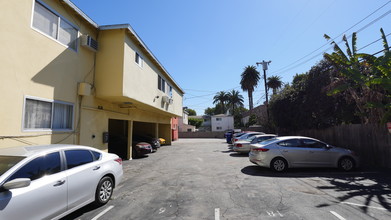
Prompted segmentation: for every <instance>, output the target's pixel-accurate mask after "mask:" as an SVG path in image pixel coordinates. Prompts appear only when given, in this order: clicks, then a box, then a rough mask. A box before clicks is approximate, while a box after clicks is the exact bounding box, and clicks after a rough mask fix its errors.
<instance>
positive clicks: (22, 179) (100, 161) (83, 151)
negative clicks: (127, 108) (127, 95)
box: [0, 145, 123, 219]
mask: <svg viewBox="0 0 391 220" xmlns="http://www.w3.org/2000/svg"><path fill="white" fill-rule="evenodd" d="M122 176H123V170H122V159H121V158H119V157H118V156H117V155H115V154H111V153H105V152H102V151H100V150H97V149H95V148H91V147H85V146H77V145H45V146H24V147H14V148H3V149H0V219H59V218H61V217H64V216H66V215H67V214H69V213H71V212H73V211H75V210H77V209H79V208H81V207H83V206H85V205H87V204H89V203H92V202H95V203H96V204H99V205H103V204H106V203H107V202H108V201H109V200H110V197H111V195H112V194H113V189H114V188H115V187H116V186H117V185H118V184H119V183H120V181H121V179H122Z"/></svg>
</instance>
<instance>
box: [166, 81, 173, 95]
mask: <svg viewBox="0 0 391 220" xmlns="http://www.w3.org/2000/svg"><path fill="white" fill-rule="evenodd" d="M166 84H167V91H166V94H167V95H168V96H169V97H170V98H172V86H171V85H170V84H168V83H166Z"/></svg>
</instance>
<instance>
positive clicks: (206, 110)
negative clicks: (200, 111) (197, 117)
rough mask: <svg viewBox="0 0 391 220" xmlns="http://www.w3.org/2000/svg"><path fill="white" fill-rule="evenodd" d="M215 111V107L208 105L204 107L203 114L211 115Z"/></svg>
mask: <svg viewBox="0 0 391 220" xmlns="http://www.w3.org/2000/svg"><path fill="white" fill-rule="evenodd" d="M215 111H216V108H210V107H208V108H207V109H205V112H204V114H205V115H209V116H212V115H215Z"/></svg>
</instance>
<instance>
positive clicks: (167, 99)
mask: <svg viewBox="0 0 391 220" xmlns="http://www.w3.org/2000/svg"><path fill="white" fill-rule="evenodd" d="M162 102H163V103H168V104H169V103H170V97H168V96H163V97H162Z"/></svg>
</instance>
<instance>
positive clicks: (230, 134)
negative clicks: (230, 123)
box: [224, 129, 241, 144]
mask: <svg viewBox="0 0 391 220" xmlns="http://www.w3.org/2000/svg"><path fill="white" fill-rule="evenodd" d="M236 133H241V130H240V129H228V130H226V131H225V133H224V137H225V139H226V142H227V143H228V144H232V137H233V135H234V134H236Z"/></svg>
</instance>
